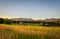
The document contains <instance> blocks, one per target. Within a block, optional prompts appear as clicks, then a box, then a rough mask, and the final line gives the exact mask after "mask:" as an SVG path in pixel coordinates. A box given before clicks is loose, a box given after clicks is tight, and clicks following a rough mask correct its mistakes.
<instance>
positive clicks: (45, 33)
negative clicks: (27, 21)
mask: <svg viewBox="0 0 60 39" xmlns="http://www.w3.org/2000/svg"><path fill="white" fill-rule="evenodd" d="M0 39H60V27H46V26H45V27H44V26H29V25H28V26H26V25H7V24H0Z"/></svg>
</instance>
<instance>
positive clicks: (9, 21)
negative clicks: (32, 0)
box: [0, 18, 12, 24]
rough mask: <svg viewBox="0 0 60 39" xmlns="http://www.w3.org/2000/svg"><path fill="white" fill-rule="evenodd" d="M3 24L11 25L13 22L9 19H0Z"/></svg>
mask: <svg viewBox="0 0 60 39" xmlns="http://www.w3.org/2000/svg"><path fill="white" fill-rule="evenodd" d="M3 23H5V24H11V23H12V21H11V20H9V19H3V18H0V24H3Z"/></svg>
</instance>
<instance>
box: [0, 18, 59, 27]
mask: <svg viewBox="0 0 60 39" xmlns="http://www.w3.org/2000/svg"><path fill="white" fill-rule="evenodd" d="M3 23H4V24H12V23H15V24H16V23H17V24H28V23H29V24H38V25H42V26H60V23H59V21H57V22H44V21H43V22H36V21H12V20H10V19H3V18H0V24H3Z"/></svg>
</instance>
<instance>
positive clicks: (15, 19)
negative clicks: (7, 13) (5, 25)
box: [10, 18, 33, 21]
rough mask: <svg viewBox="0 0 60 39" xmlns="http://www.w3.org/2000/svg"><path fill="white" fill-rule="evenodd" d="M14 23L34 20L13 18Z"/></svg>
mask: <svg viewBox="0 0 60 39" xmlns="http://www.w3.org/2000/svg"><path fill="white" fill-rule="evenodd" d="M10 20H13V21H33V19H32V18H11V19H10Z"/></svg>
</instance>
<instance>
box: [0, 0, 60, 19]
mask: <svg viewBox="0 0 60 39" xmlns="http://www.w3.org/2000/svg"><path fill="white" fill-rule="evenodd" d="M1 16H2V17H3V16H9V17H13V16H15V17H16V16H18V17H24V18H40V19H43V18H60V0H23V1H22V0H15V1H14V0H3V1H2V0H0V17H1Z"/></svg>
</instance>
